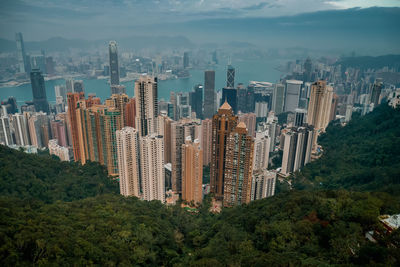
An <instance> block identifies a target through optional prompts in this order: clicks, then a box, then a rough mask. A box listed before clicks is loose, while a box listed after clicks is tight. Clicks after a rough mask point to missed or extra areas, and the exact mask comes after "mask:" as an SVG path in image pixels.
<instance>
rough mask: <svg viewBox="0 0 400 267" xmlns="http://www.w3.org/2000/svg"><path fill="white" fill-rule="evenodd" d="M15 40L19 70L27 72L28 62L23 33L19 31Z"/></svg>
mask: <svg viewBox="0 0 400 267" xmlns="http://www.w3.org/2000/svg"><path fill="white" fill-rule="evenodd" d="M15 42H16V43H17V59H18V67H19V72H20V73H26V72H27V71H28V68H27V66H26V65H27V62H26V54H25V46H24V39H23V37H22V33H20V32H18V33H16V34H15Z"/></svg>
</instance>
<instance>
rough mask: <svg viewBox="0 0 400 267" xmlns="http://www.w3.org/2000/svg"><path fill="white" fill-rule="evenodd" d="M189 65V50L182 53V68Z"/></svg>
mask: <svg viewBox="0 0 400 267" xmlns="http://www.w3.org/2000/svg"><path fill="white" fill-rule="evenodd" d="M188 67H189V52H184V53H183V68H184V69H187V68H188Z"/></svg>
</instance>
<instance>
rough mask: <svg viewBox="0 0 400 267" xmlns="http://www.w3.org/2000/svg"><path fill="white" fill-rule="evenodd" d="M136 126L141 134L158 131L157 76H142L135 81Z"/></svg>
mask: <svg viewBox="0 0 400 267" xmlns="http://www.w3.org/2000/svg"><path fill="white" fill-rule="evenodd" d="M135 99H136V128H137V129H138V130H139V135H140V136H146V135H149V134H153V133H156V132H157V129H156V127H157V117H158V97H157V78H152V77H150V76H142V77H140V78H139V79H138V80H136V82H135Z"/></svg>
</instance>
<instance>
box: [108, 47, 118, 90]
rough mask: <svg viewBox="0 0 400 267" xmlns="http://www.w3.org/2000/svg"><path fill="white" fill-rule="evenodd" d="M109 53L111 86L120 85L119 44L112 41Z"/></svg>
mask: <svg viewBox="0 0 400 267" xmlns="http://www.w3.org/2000/svg"><path fill="white" fill-rule="evenodd" d="M108 53H109V57H110V85H111V86H113V85H119V65H118V49H117V42H115V41H110V43H109V44H108Z"/></svg>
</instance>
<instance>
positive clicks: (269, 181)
mask: <svg viewBox="0 0 400 267" xmlns="http://www.w3.org/2000/svg"><path fill="white" fill-rule="evenodd" d="M275 183H276V172H273V171H268V170H266V169H263V170H254V171H253V180H252V185H251V200H257V199H262V198H266V197H272V196H273V195H274V194H275Z"/></svg>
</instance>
